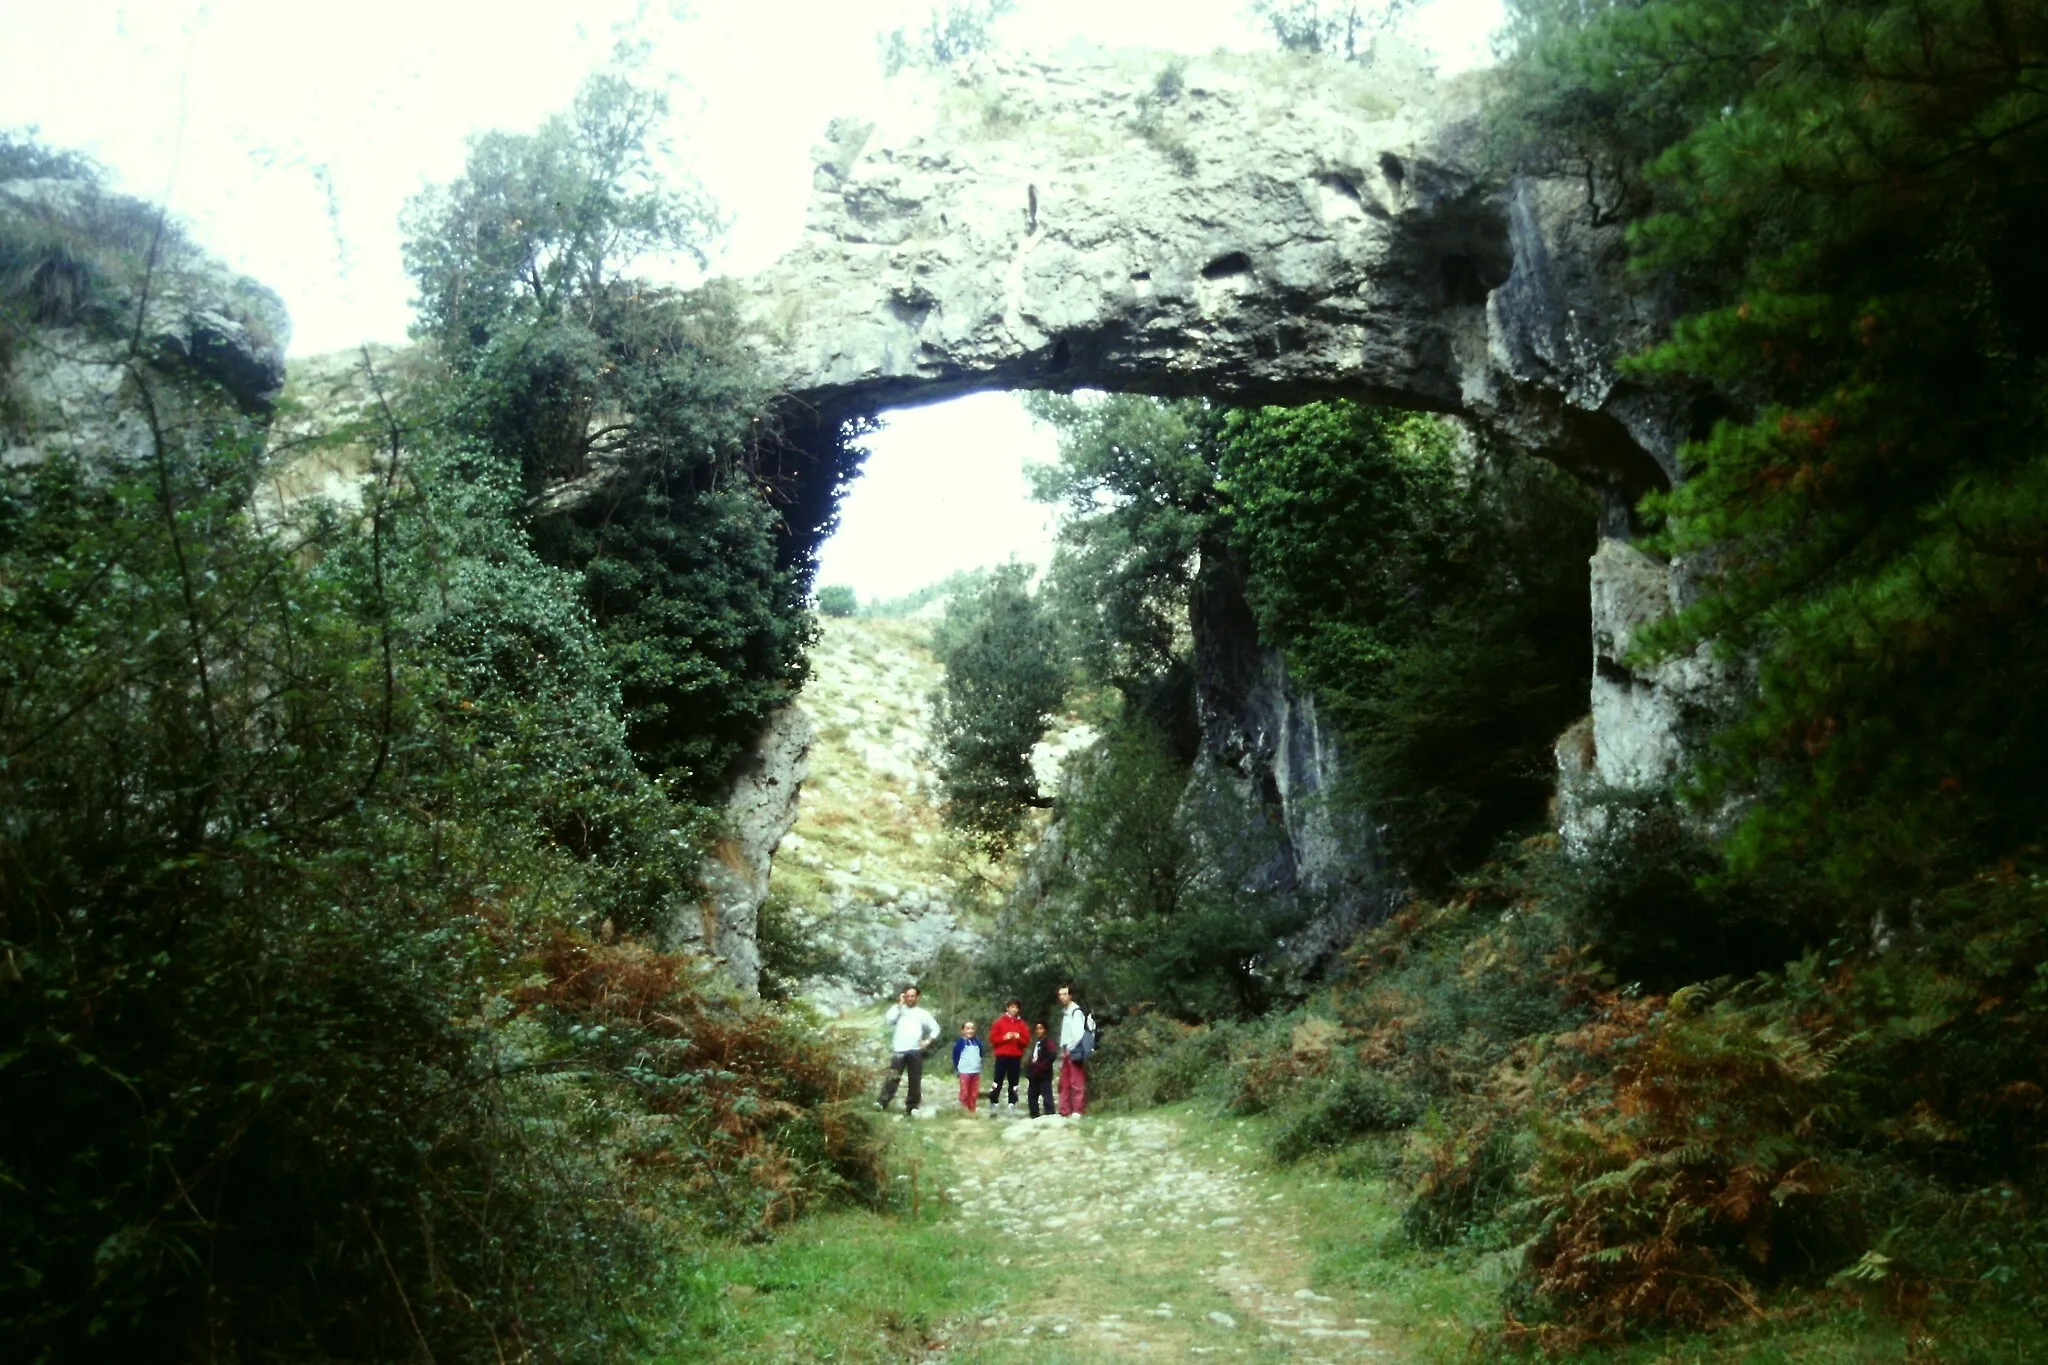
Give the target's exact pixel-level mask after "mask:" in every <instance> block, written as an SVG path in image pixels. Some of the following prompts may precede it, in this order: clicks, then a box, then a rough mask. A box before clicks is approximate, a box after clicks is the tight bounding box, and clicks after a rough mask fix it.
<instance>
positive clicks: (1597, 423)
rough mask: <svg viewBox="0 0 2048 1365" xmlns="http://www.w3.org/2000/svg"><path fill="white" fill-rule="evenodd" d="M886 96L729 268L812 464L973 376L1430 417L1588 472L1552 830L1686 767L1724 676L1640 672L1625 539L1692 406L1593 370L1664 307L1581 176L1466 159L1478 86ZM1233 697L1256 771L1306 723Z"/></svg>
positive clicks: (1039, 63) (1650, 567) (1089, 74)
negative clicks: (1592, 513)
mask: <svg viewBox="0 0 2048 1365" xmlns="http://www.w3.org/2000/svg"><path fill="white" fill-rule="evenodd" d="M892 99H893V101H894V103H893V104H892V105H891V107H890V108H888V109H886V110H884V111H882V112H880V113H878V114H877V115H875V116H874V117H873V118H871V119H850V118H842V119H839V120H836V121H835V122H834V123H833V124H832V125H831V126H830V128H829V129H828V132H827V136H826V139H825V141H824V142H823V143H822V144H821V145H820V146H819V148H818V149H817V152H816V154H815V157H814V170H813V174H812V197H811V202H810V207H809V213H808V217H807V221H806V226H805V231H804V235H803V238H802V240H801V242H800V244H799V245H798V246H797V248H796V249H795V250H794V251H792V252H791V253H789V254H788V255H787V256H785V257H784V258H783V259H782V260H781V261H780V262H778V263H777V264H776V265H775V266H774V267H772V268H770V269H769V270H766V271H764V272H762V273H760V274H759V275H756V276H753V277H750V278H747V279H744V280H740V281H737V282H735V284H734V288H735V289H736V290H737V291H738V293H739V295H740V298H741V301H742V307H743V310H744V311H745V313H746V315H747V317H748V319H749V321H750V324H751V327H752V329H753V332H754V334H755V336H756V339H757V344H758V345H759V347H760V349H761V351H762V354H763V356H764V358H765V359H766V360H767V362H768V364H769V365H770V367H771V368H772V369H773V370H774V371H775V372H776V373H777V374H778V376H779V377H780V378H781V380H782V381H783V383H784V384H785V386H786V388H787V390H788V392H789V393H790V394H791V396H792V403H793V406H794V410H795V411H794V417H795V420H794V421H793V422H792V426H793V427H794V428H795V432H794V434H795V435H796V437H797V440H798V442H799V443H803V442H804V441H805V440H806V437H805V435H804V432H805V429H806V428H807V427H808V429H809V431H810V433H811V435H810V437H809V440H810V441H811V442H813V443H814V448H815V449H816V450H817V451H818V453H819V455H820V458H821V459H822V458H823V453H824V451H825V450H826V449H827V447H828V446H829V443H830V439H831V436H832V435H833V434H834V433H836V432H837V430H838V428H839V425H840V423H841V422H843V421H845V420H847V419H852V418H859V417H864V416H869V415H873V414H876V413H879V412H881V411H884V410H886V409H888V408H892V407H902V406H909V405H914V404H918V403H924V402H933V401H938V400H941V399H944V398H948V397H952V396H955V395H958V394H961V393H967V392H972V391H975V390H982V389H1074V388H1101V389H1107V390H1114V391H1124V392H1140V393H1151V394H1158V395H1161V396H1186V395H1204V396H1208V397H1213V398H1221V399H1228V400H1231V401H1237V402H1253V403H1262V402H1273V403H1292V402H1300V401H1304V400H1309V399H1316V398H1329V397H1349V398H1357V399H1363V400H1366V401H1373V402H1382V403H1388V404H1393V405H1398V406H1403V407H1409V408H1418V409H1425V410H1430V411H1436V412H1442V413H1448V414H1452V415H1454V416H1457V417H1459V418H1461V419H1463V420H1465V421H1466V422H1468V423H1469V424H1470V425H1471V426H1472V427H1473V428H1474V429H1475V430H1476V431H1477V432H1478V433H1479V434H1480V435H1481V437H1482V438H1484V439H1489V440H1494V441H1498V442H1501V443H1504V444H1506V445H1507V446H1509V447H1511V448H1514V449H1518V450H1522V451H1525V452H1529V453H1532V454H1535V455H1538V456H1541V457H1544V458H1547V459H1550V460H1553V461H1555V462H1557V463H1558V464H1560V465H1562V466H1564V467H1565V468H1567V469H1569V470H1571V471H1573V472H1574V473H1575V474H1577V475H1578V476H1580V477H1581V478H1583V479H1585V480H1586V481H1587V482H1588V483H1589V484H1591V485H1592V486H1593V487H1595V488H1596V489H1598V490H1599V491H1600V493H1601V497H1602V505H1603V512H1602V517H1601V535H1602V539H1601V542H1600V545H1599V548H1598V550H1597V552H1596V553H1594V554H1593V556H1592V558H1591V561H1590V565H1589V579H1590V581H1589V591H1590V594H1591V600H1592V609H1593V639H1592V640H1591V641H1590V642H1589V650H1588V654H1589V659H1588V664H1589V667H1588V682H1587V686H1588V709H1589V712H1590V717H1589V722H1588V723H1587V724H1585V725H1582V726H1579V727H1576V728H1575V729H1574V731H1573V732H1572V733H1571V734H1570V735H1568V736H1566V737H1565V738H1564V739H1563V740H1561V742H1560V744H1559V749H1558V761H1559V769H1560V778H1561V782H1560V819H1561V820H1562V821H1563V822H1564V823H1565V825H1566V826H1567V830H1568V832H1569V827H1570V826H1571V824H1572V822H1573V820H1574V819H1575V818H1576V816H1575V807H1574V794H1575V793H1579V792H1584V791H1587V790H1591V789H1597V788H1623V787H1649V786H1655V785H1658V784H1660V783H1662V782H1663V781H1665V780H1667V779H1668V778H1669V777H1670V776H1671V775H1672V774H1673V772H1675V771H1676V770H1677V769H1678V768H1679V767H1680V766H1681V765H1682V764H1683V763H1684V761H1685V756H1686V750H1687V745H1688V742H1689V733H1690V731H1691V730H1692V729H1694V728H1696V717H1697V715H1698V714H1699V711H1700V707H1701V706H1702V704H1703V703H1710V704H1718V697H1719V694H1721V693H1723V692H1724V691H1725V689H1726V687H1727V684H1728V680H1727V677H1726V675H1725V673H1724V671H1723V670H1721V669H1720V668H1719V667H1718V666H1716V665H1715V664H1713V663H1712V661H1710V660H1708V659H1707V658H1705V657H1704V656H1698V657H1694V658H1689V659H1681V660H1676V661H1673V662H1671V663H1668V664H1665V665H1661V666H1659V667H1657V668H1654V669H1642V668H1637V667H1632V666H1631V664H1630V663H1629V661H1628V659H1627V655H1628V651H1629V647H1630V645H1631V643H1632V642H1633V640H1634V638H1635V637H1636V635H1637V634H1638V633H1639V631H1640V630H1641V628H1642V627H1643V626H1644V625H1645V624H1647V623H1648V622H1650V621H1652V620H1655V619H1656V618H1658V617H1660V616H1663V615H1666V614H1668V613H1669V612H1670V611H1671V610H1672V609H1673V608H1674V606H1675V605H1676V603H1677V602H1678V600H1679V598H1680V596H1681V595H1682V591H1683V588H1684V572H1683V568H1682V566H1680V567H1679V568H1676V569H1674V568H1673V567H1672V566H1668V565H1665V564H1663V563H1661V562H1659V561H1656V560H1653V559H1652V558H1650V557H1649V556H1646V555H1644V554H1643V553H1641V552H1640V551H1639V550H1637V549H1635V548H1634V547H1633V546H1631V545H1630V544H1628V540H1629V536H1630V514H1631V509H1632V508H1633V507H1634V505H1635V503H1636V502H1637V500H1638V499H1639V498H1640V497H1641V495H1642V494H1643V493H1644V492H1646V491H1648V490H1650V489H1652V488H1655V487H1658V486H1662V485H1667V484H1668V483H1669V482H1670V481H1671V480H1672V479H1673V478H1675V477H1677V474H1678V470H1677V464H1676V459H1675V452H1676V449H1677V447H1678V444H1679V442H1680V440H1681V439H1682V438H1683V436H1684V435H1685V434H1686V433H1685V430H1684V428H1685V425H1686V422H1687V421H1688V415H1687V413H1686V411H1685V407H1684V397H1683V395H1681V394H1677V393H1674V392H1672V391H1669V390H1654V389H1650V388H1647V387H1645V386H1642V385H1640V384H1636V383H1633V382H1631V381H1629V380H1628V379H1626V378H1624V377H1622V376H1620V375H1619V374H1617V372H1616V366H1615V362H1616V361H1617V359H1618V358H1619V357H1621V356H1624V355H1627V354H1630V353H1631V352H1634V351H1638V350H1640V349H1642V347H1643V346H1644V345H1646V344H1647V343H1648V342H1649V341H1651V340H1652V339H1653V338H1654V337H1655V336H1656V335H1657V334H1658V333H1659V331H1660V330H1661V328H1662V327H1663V326H1664V324H1665V323H1666V322H1667V320H1668V316H1669V309H1668V307H1667V306H1666V303H1665V300H1664V299H1663V297H1662V296H1661V294H1660V292H1659V291H1657V290H1656V289H1654V288H1652V287H1649V286H1646V285H1645V283H1644V282H1643V281H1642V280H1641V279H1639V278H1636V277H1632V276H1631V275H1630V274H1629V273H1628V272H1627V270H1626V268H1625V267H1626V247H1625V243H1624V242H1623V240H1622V237H1621V234H1620V231H1619V229H1618V228H1616V227H1614V226H1611V225H1602V224H1599V223H1597V222H1596V221H1595V215H1594V214H1593V212H1592V210H1591V206H1590V205H1589V204H1588V202H1587V197H1586V187H1585V185H1584V183H1583V182H1582V181H1578V180H1572V179H1569V178H1554V179H1540V178H1538V179H1531V178H1518V179H1513V180H1509V181H1506V182H1503V181H1502V180H1500V179H1499V178H1497V177H1490V176H1488V175H1487V174H1486V173H1485V172H1484V168H1483V155H1482V152H1483V148H1482V139H1483V129H1482V120H1481V115H1480V107H1479V91H1478V88H1477V85H1476V84H1475V82H1474V81H1470V80H1468V81H1452V82H1437V81H1434V80H1433V79H1431V78H1430V77H1428V76H1427V75H1426V74H1422V73H1421V71H1420V68H1419V65H1418V64H1417V63H1416V62H1415V60H1414V58H1413V55H1412V54H1406V55H1399V54H1397V55H1395V56H1392V57H1390V58H1388V59H1387V60H1382V61H1378V62H1373V63H1361V64H1352V63H1340V62H1334V61H1326V60H1322V59H1311V58H1297V57H1286V56H1267V57H1248V56H1241V55H1230V54H1223V53H1218V54H1215V55H1213V56H1211V57H1207V58H1195V59H1192V60H1190V59H1185V58H1177V57H1170V56H1167V55H1165V54H1160V53H1146V52H1119V53H1102V52H1093V53H1087V52H1082V53H1075V54H1069V55H1067V56H1063V57H1062V58H1060V59H1059V60H1056V61H1045V60H1030V59H1002V60H989V59H982V60H979V61H977V62H976V63H974V64H972V65H970V66H968V67H966V68H963V69H960V70H957V71H954V72H947V73H940V74H939V75H938V76H936V77H916V76H907V77H903V78H899V80H898V81H897V82H896V83H895V85H894V87H893V94H892ZM812 482H813V484H814V485H820V486H811V487H804V486H801V484H800V485H799V487H798V488H797V489H796V496H797V498H798V499H799V500H800V501H801V500H804V499H808V500H809V504H808V505H807V506H800V507H798V508H796V509H794V510H795V514H796V516H797V519H799V520H802V521H804V523H805V524H807V525H810V524H815V525H824V524H825V521H826V519H827V518H828V517H829V516H830V514H831V508H832V497H833V494H834V490H833V489H832V488H830V487H824V486H821V485H822V484H824V483H825V482H827V481H821V480H813V481H812ZM1247 686H1248V687H1250V688H1251V689H1252V690H1253V691H1257V689H1258V688H1264V691H1265V696H1266V698H1267V700H1266V701H1265V702H1260V703H1257V704H1255V705H1252V706H1251V707H1250V708H1249V713H1256V714H1257V715H1260V716H1263V717H1265V720H1264V721H1261V722H1260V723H1261V724H1264V725H1265V728H1266V730H1267V733H1264V734H1263V735H1254V736H1250V737H1249V741H1248V742H1249V752H1250V753H1251V759H1250V760H1249V761H1251V762H1252V763H1254V764H1255V765H1263V767H1264V769H1265V770H1266V771H1264V772H1262V773H1260V774H1258V775H1257V776H1258V777H1259V778H1261V779H1264V778H1273V779H1275V780H1276V781H1277V780H1278V778H1279V777H1280V776H1282V775H1283V774H1284V769H1285V765H1286V763H1287V761H1288V760H1287V756H1288V755H1289V754H1290V753H1294V752H1297V751H1302V750H1310V751H1317V752H1320V751H1321V747H1322V745H1323V739H1324V737H1323V736H1322V735H1321V733H1320V731H1319V730H1318V729H1317V728H1316V726H1315V721H1314V717H1313V713H1312V710H1311V711H1310V712H1307V713H1303V712H1302V711H1301V710H1300V708H1299V707H1298V705H1295V704H1294V701H1290V699H1289V697H1288V690H1287V688H1286V686H1285V681H1284V677H1283V678H1281V679H1279V680H1278V681H1277V682H1276V681H1275V680H1274V679H1273V678H1271V677H1267V678H1265V679H1264V680H1262V681H1259V680H1255V681H1254V683H1250V684H1248V685H1247ZM1295 700H1296V701H1298V700H1299V699H1295ZM1304 726H1305V727H1306V729H1304V728H1303V727H1304ZM1297 766H1298V765H1297ZM1281 785H1282V790H1283V792H1284V783H1283V784H1281Z"/></svg>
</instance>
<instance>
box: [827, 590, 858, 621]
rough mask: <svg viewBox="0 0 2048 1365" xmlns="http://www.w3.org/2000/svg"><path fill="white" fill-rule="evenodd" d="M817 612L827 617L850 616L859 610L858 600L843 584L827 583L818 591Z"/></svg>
mask: <svg viewBox="0 0 2048 1365" xmlns="http://www.w3.org/2000/svg"><path fill="white" fill-rule="evenodd" d="M818 610H819V611H821V612H823V613H825V615H827V616H851V615H853V614H854V613H855V612H856V611H858V610H860V600H859V599H858V598H856V597H855V596H854V593H853V589H852V588H849V587H847V586H846V585H845V584H844V583H828V584H826V585H825V586H824V587H822V588H820V589H818Z"/></svg>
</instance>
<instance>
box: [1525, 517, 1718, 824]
mask: <svg viewBox="0 0 2048 1365" xmlns="http://www.w3.org/2000/svg"><path fill="white" fill-rule="evenodd" d="M1590 579H1591V590H1592V598H1593V600H1592V607H1593V682H1592V714H1591V715H1590V716H1589V717H1588V718H1587V720H1586V721H1585V722H1584V723H1582V724H1581V725H1580V726H1578V727H1575V728H1574V730H1573V731H1572V732H1570V733H1568V734H1567V735H1566V736H1565V737H1564V738H1563V739H1561V740H1560V741H1559V742H1558V803H1557V818H1558V827H1559V831H1560V833H1562V834H1563V835H1564V837H1565V838H1566V840H1567V841H1582V840H1583V839H1585V838H1586V837H1587V836H1588V835H1589V834H1591V833H1593V832H1594V826H1595V824H1597V822H1598V820H1599V818H1600V817H1599V815H1598V813H1597V799H1598V797H1599V796H1600V795H1601V794H1602V793H1604V792H1615V793H1626V792H1643V791H1655V790H1659V789H1663V788H1667V787H1668V786H1669V785H1670V784H1671V782H1672V781H1673V779H1675V778H1677V777H1678V776H1680V775H1681V773H1682V772H1683V771H1684V769H1685V767H1686V765H1687V763H1688V762H1689V760H1690V758H1691V754H1692V748H1693V745H1694V744H1695V742H1696V741H1697V739H1698V737H1699V736H1700V735H1703V734H1705V733H1707V732H1708V731H1709V730H1710V729H1711V728H1713V725H1714V723H1715V722H1716V720H1717V719H1718V718H1719V717H1720V716H1721V714H1722V713H1724V712H1725V711H1727V710H1728V709H1729V708H1731V707H1733V706H1734V705H1735V704H1736V703H1737V701H1738V700H1739V698H1740V696H1741V691H1742V687H1743V685H1744V678H1743V675H1742V672H1741V670H1740V669H1738V668H1736V667H1734V666H1733V665H1731V664H1729V663H1728V662H1727V661H1725V660H1721V659H1717V658H1715V657H1714V656H1713V654H1712V652H1711V649H1710V647H1709V646H1706V645H1702V646H1700V647H1699V648H1698V649H1696V650H1694V651H1693V652H1692V653H1691V654H1687V655H1684V656H1682V657H1678V658H1673V659H1666V660H1664V661H1662V662H1660V663H1658V664H1655V665H1648V666H1638V665H1634V664H1632V663H1631V662H1630V660H1629V655H1630V654H1631V653H1632V652H1633V651H1634V650H1635V648H1636V646H1637V645H1638V644H1639V643H1640V642H1641V637H1642V633H1643V631H1644V630H1646V629H1647V628H1649V627H1650V626H1653V625H1655V624H1656V623H1657V622H1659V621H1662V620H1664V619H1666V618H1667V617H1669V616H1671V615H1672V614H1673V613H1674V612H1676V611H1677V610H1678V609H1679V608H1680V607H1681V606H1682V605H1683V602H1682V590H1683V585H1684V582H1685V566H1683V565H1676V566H1674V565H1668V564H1664V563H1662V562H1660V561H1658V560H1655V559H1652V558H1651V557H1650V556H1648V555H1646V554H1644V553H1643V552H1642V551H1641V550H1638V549H1636V548H1635V547H1634V546H1632V545H1629V544H1627V543H1625V542H1623V541H1620V540H1616V539H1612V538H1603V539H1602V540H1601V542H1600V547H1599V549H1598V550H1596V551H1595V552H1594V554H1593V558H1592V562H1591V573H1590Z"/></svg>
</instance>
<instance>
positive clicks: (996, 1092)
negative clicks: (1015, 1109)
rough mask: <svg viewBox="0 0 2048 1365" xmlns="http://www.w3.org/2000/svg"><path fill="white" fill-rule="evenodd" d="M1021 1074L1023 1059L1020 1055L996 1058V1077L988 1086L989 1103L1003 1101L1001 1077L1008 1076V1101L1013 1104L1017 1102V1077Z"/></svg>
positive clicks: (1022, 1071) (1022, 1072)
mask: <svg viewBox="0 0 2048 1365" xmlns="http://www.w3.org/2000/svg"><path fill="white" fill-rule="evenodd" d="M1023 1074H1024V1059H1023V1058H1022V1057H998V1058H996V1078H995V1083H994V1084H993V1085H992V1086H991V1087H990V1088H989V1092H988V1102H989V1103H990V1104H1001V1103H1002V1102H1003V1078H1004V1077H1008V1078H1009V1081H1010V1103H1011V1104H1013V1105H1014V1104H1015V1103H1016V1102H1017V1078H1018V1077H1020V1076H1022V1075H1023Z"/></svg>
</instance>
